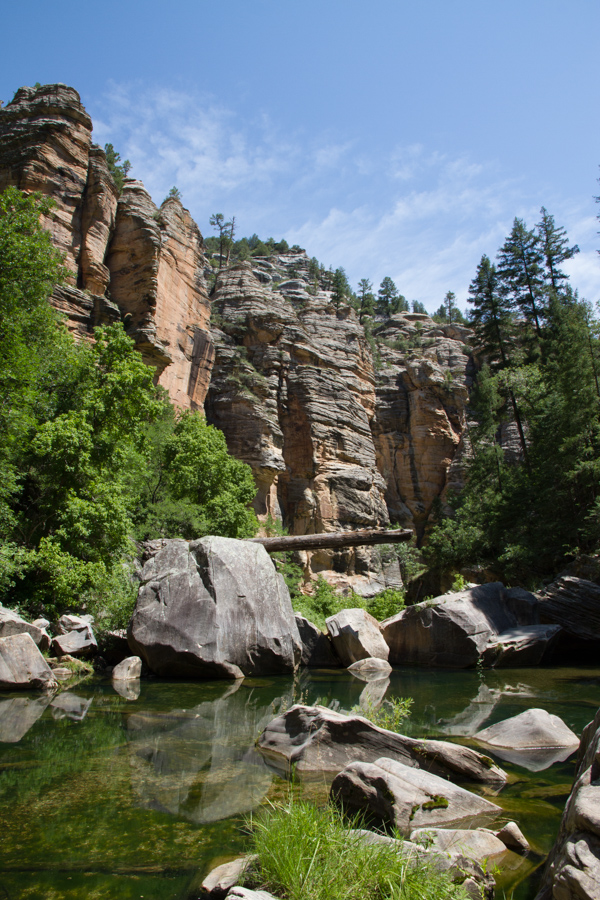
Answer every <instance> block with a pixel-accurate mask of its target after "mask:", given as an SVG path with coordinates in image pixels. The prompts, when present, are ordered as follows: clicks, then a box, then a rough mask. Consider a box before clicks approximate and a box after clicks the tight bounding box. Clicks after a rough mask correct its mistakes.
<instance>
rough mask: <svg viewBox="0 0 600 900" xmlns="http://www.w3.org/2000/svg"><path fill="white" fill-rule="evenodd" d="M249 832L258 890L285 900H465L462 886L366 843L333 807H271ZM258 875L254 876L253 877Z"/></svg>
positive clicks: (295, 802)
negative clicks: (256, 860) (256, 859)
mask: <svg viewBox="0 0 600 900" xmlns="http://www.w3.org/2000/svg"><path fill="white" fill-rule="evenodd" d="M250 827H251V830H252V842H253V852H254V853H256V854H257V855H258V860H259V861H258V864H257V869H256V870H255V871H254V872H252V873H250V875H249V876H248V877H249V880H250V881H251V883H252V885H253V886H255V887H256V886H260V888H261V889H264V890H268V891H270V892H271V893H273V894H274V895H275V896H277V897H280V898H284V900H446V898H448V900H450V898H452V900H466V898H467V894H466V893H465V891H464V890H463V888H461V887H459V886H457V885H453V884H452V883H451V881H450V879H449V878H448V876H446V875H444V874H442V873H439V872H436V871H435V869H434V868H433V867H432V866H430V865H429V864H427V863H426V862H424V861H418V860H416V859H415V858H414V857H413V858H411V857H410V856H404V855H402V854H401V853H399V852H398V850H397V849H396V848H395V847H393V846H390V845H386V844H375V845H371V846H368V845H365V844H363V843H362V842H361V840H360V838H359V836H358V835H352V834H350V833H349V831H348V828H349V827H360V823H359V822H358V820H356V819H355V820H354V821H353V822H351V823H350V826H349V825H348V821H347V820H346V819H344V817H343V814H342V813H341V812H339V811H337V810H336V809H335V808H334V807H331V806H328V807H325V808H324V809H318V808H317V807H315V806H313V805H311V804H310V803H307V802H305V801H299V800H291V799H290V801H288V802H287V803H286V804H281V805H271V806H270V807H267V808H266V809H265V810H263V811H262V812H261V813H260V814H259V815H258V816H257V817H255V818H254V819H253V820H252V821H251V823H250ZM257 873H258V874H257Z"/></svg>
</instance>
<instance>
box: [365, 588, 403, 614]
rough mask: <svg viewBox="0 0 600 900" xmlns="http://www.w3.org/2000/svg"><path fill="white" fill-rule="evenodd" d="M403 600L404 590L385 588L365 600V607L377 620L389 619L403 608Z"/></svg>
mask: <svg viewBox="0 0 600 900" xmlns="http://www.w3.org/2000/svg"><path fill="white" fill-rule="evenodd" d="M404 601H405V595H404V591H400V590H397V589H396V588H386V589H385V590H383V591H380V593H379V594H376V595H375V596H374V597H371V598H370V599H369V600H368V601H367V604H366V608H367V611H368V612H370V613H371V615H372V616H374V617H375V618H376V619H377V621H378V622H383V620H384V619H389V618H391V617H392V616H395V615H396V614H397V613H399V612H401V611H402V610H403V609H404Z"/></svg>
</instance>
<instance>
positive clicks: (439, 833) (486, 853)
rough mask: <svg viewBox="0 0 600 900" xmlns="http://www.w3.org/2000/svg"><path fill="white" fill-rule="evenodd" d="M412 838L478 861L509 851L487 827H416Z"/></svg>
mask: <svg viewBox="0 0 600 900" xmlns="http://www.w3.org/2000/svg"><path fill="white" fill-rule="evenodd" d="M409 837H410V840H411V841H412V842H413V843H415V844H423V845H424V846H425V847H431V848H434V849H435V850H442V851H444V852H445V853H462V855H463V856H468V857H469V859H476V860H477V862H483V860H486V859H489V858H490V857H497V858H498V857H500V856H503V855H504V854H505V853H506V852H507V847H506V844H504V843H503V842H502V841H501V840H499V838H497V837H496V835H495V834H494V833H493V832H491V831H489V830H487V829H478V828H477V829H475V828H415V829H413V831H411V832H410V835H409Z"/></svg>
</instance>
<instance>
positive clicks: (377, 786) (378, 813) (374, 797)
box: [330, 757, 502, 836]
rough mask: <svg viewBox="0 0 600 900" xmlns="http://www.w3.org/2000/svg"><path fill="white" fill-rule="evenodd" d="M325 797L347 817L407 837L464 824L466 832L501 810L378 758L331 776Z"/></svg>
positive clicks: (429, 775)
mask: <svg viewBox="0 0 600 900" xmlns="http://www.w3.org/2000/svg"><path fill="white" fill-rule="evenodd" d="M330 798H331V799H332V800H333V801H334V802H335V803H337V804H339V805H340V806H343V808H344V809H345V810H347V811H349V812H352V811H356V812H360V813H365V814H366V815H367V816H368V817H369V818H370V819H373V820H374V821H375V822H377V823H381V824H383V825H386V826H390V825H391V826H393V827H395V828H397V829H398V830H399V831H400V832H401V834H403V835H405V836H408V834H409V833H410V832H411V831H412V830H413V829H415V828H435V827H437V826H442V827H443V826H446V825H449V824H453V823H459V822H464V821H465V820H468V822H469V824H470V825H471V827H472V826H473V824H476V823H483V822H485V821H489V820H490V819H493V818H495V817H496V816H497V815H499V814H500V813H501V812H502V810H501V809H500V807H499V806H496V804H495V803H492V802H491V801H489V800H486V799H484V798H483V797H480V796H479V795H478V794H472V793H471V792H470V791H466V790H465V789H464V788H462V787H459V786H458V785H456V784H453V783H452V782H451V781H448V780H447V779H445V778H440V777H439V776H438V775H433V774H432V773H431V772H429V771H425V770H424V769H417V768H415V767H414V766H406V765H404V764H403V763H401V762H399V761H398V760H395V759H387V758H385V757H382V758H380V759H376V760H375V761H374V762H372V763H364V762H352V763H350V765H348V766H346V768H345V769H343V770H342V771H341V772H339V773H338V775H336V777H335V778H334V779H333V782H332V784H331V791H330Z"/></svg>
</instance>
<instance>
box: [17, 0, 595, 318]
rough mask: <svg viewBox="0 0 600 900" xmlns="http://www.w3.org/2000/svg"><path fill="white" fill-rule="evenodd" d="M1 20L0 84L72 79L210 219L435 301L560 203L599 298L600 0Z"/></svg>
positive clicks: (157, 6) (91, 9) (577, 274)
mask: <svg viewBox="0 0 600 900" xmlns="http://www.w3.org/2000/svg"><path fill="white" fill-rule="evenodd" d="M2 27H3V32H4V34H5V36H6V38H5V40H4V41H3V53H2V57H1V58H0V99H2V100H3V101H4V102H5V103H6V102H7V101H8V100H10V98H11V97H12V95H13V93H14V91H15V90H16V88H18V87H19V86H20V85H22V84H33V83H34V82H36V81H40V82H42V83H47V82H54V81H62V82H65V83H67V84H70V85H72V86H73V87H75V88H76V89H77V90H78V91H79V93H80V94H81V98H82V101H83V103H84V104H85V106H86V108H87V109H88V111H89V112H90V114H91V116H92V118H93V120H94V133H95V140H96V141H97V142H98V143H101V144H104V143H105V142H107V141H110V142H112V143H113V144H114V145H115V147H116V148H117V149H118V150H119V151H120V152H121V154H122V156H123V158H125V157H128V158H129V159H130V160H131V162H132V172H131V174H132V175H135V176H136V177H138V178H140V179H141V180H142V181H144V183H145V184H146V187H147V188H148V190H149V191H150V193H151V194H152V196H153V198H154V200H155V201H156V202H158V203H160V202H161V200H162V199H163V198H164V196H165V195H166V194H167V192H168V190H169V188H170V187H171V186H172V185H177V186H178V187H179V189H180V190H181V192H182V195H183V201H184V203H185V205H186V206H187V207H188V208H189V209H190V210H191V212H192V214H193V215H194V217H195V218H196V220H197V222H198V224H199V226H200V229H201V231H202V232H203V233H204V234H210V233H211V229H210V227H209V224H208V220H209V217H210V215H211V214H212V213H215V212H223V213H224V214H225V215H226V216H227V217H230V216H232V215H235V216H236V220H237V223H238V226H239V232H238V233H239V235H240V236H241V235H243V234H246V235H250V234H252V233H253V232H257V233H258V234H259V235H260V236H261V237H269V236H273V237H275V238H276V239H279V238H281V237H285V238H286V239H287V240H288V241H289V243H290V244H293V243H299V244H301V245H302V246H303V247H306V249H307V251H308V252H309V254H310V255H314V256H317V257H318V258H319V260H321V261H322V262H323V263H325V265H327V266H329V265H332V266H333V267H334V268H335V267H337V266H340V265H341V266H344V268H345V269H346V272H347V273H348V276H349V279H350V281H351V283H352V284H353V285H354V286H356V283H357V282H358V280H359V279H360V278H362V277H367V278H370V279H371V280H372V281H373V282H375V285H377V284H378V283H379V282H380V281H381V279H382V278H383V277H384V276H385V275H390V276H391V277H392V278H393V279H394V280H395V281H396V283H397V285H398V287H399V289H400V291H401V292H402V293H403V294H405V295H406V296H407V298H408V299H417V300H420V301H421V302H423V303H425V305H426V307H427V308H428V309H429V310H430V311H433V310H434V309H435V308H437V306H439V304H440V303H441V301H442V299H443V296H444V294H445V293H446V291H447V290H453V291H455V293H456V294H457V296H458V298H459V301H460V304H461V305H463V306H464V305H465V300H466V296H467V291H468V286H469V282H470V280H471V279H472V277H473V275H474V273H475V267H476V265H477V263H478V261H479V259H480V258H481V255H482V254H483V253H488V254H489V255H490V256H493V255H494V254H495V253H496V251H497V249H498V247H499V246H500V245H501V244H502V242H503V240H504V238H505V237H506V235H507V233H508V232H509V230H510V227H511V224H512V220H513V218H514V217H515V216H520V217H522V218H524V219H525V220H526V222H527V223H528V224H529V225H533V224H534V223H535V222H536V221H537V220H538V217H539V209H540V207H541V206H542V205H545V206H546V207H547V208H548V210H549V211H550V212H551V213H553V214H554V216H555V217H556V220H557V222H558V223H560V224H563V225H565V226H566V227H567V229H568V232H569V236H570V238H571V240H572V241H573V242H577V243H578V244H579V246H580V248H581V251H582V252H581V253H580V254H579V256H577V257H576V258H575V259H574V260H573V261H572V262H571V263H569V267H570V271H571V278H572V283H573V285H574V287H578V288H579V289H580V292H581V294H582V295H583V296H585V297H587V298H588V299H589V300H592V301H594V302H595V301H597V300H599V299H600V256H599V255H598V253H597V249H598V248H600V236H598V234H597V232H598V230H599V228H600V223H598V221H597V219H596V215H597V213H598V212H600V206H597V205H596V204H595V203H594V200H593V197H594V195H596V194H598V193H600V186H599V185H598V182H597V177H598V175H599V174H600V170H599V169H598V165H599V164H600V117H599V116H598V99H599V97H598V94H599V88H600V77H599V68H598V62H597V59H598V54H597V41H598V35H599V34H600V3H598V0H570V2H568V3H567V2H563V0H560V2H558V0H518V2H517V0H502V2H495V3H492V2H488V0H420V2H416V0H412V2H405V0H371V2H370V3H368V4H367V3H366V2H358V0H318V2H317V0H280V2H273V0H254V2H253V3H248V2H243V0H229V2H227V0H220V2H219V0H213V2H211V3H208V2H206V0H170V2H168V3H167V2H157V0H144V2H133V0H121V2H114V0H103V2H102V3H101V4H96V3H94V4H92V3H89V4H88V3H82V2H77V3H76V2H71V0H55V2H54V3H53V4H48V3H47V0H44V2H40V0H30V2H29V3H28V4H27V5H26V6H25V5H22V4H10V6H9V5H8V4H5V5H4V10H3V14H2Z"/></svg>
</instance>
